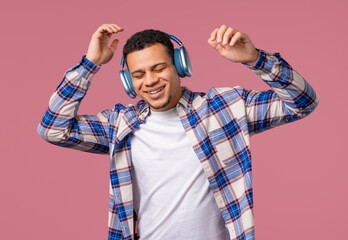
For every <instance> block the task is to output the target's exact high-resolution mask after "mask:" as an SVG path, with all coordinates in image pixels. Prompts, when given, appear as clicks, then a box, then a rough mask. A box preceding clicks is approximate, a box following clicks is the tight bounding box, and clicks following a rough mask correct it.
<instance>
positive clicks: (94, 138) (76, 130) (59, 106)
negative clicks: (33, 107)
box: [38, 59, 108, 152]
mask: <svg viewBox="0 0 348 240" xmlns="http://www.w3.org/2000/svg"><path fill="white" fill-rule="evenodd" d="M98 70H99V67H97V66H95V65H94V64H93V63H91V62H89V61H88V60H87V59H83V60H82V61H81V62H80V64H78V65H76V66H75V67H73V68H72V69H70V70H69V71H67V72H66V74H65V76H64V79H63V81H62V82H61V84H60V85H59V87H58V88H57V90H56V91H55V92H54V93H53V95H52V96H51V98H50V101H49V106H48V108H47V110H46V112H45V114H44V116H43V118H42V121H41V123H40V124H39V126H38V133H39V135H40V136H41V137H42V138H43V139H45V140H46V141H48V142H50V143H53V144H56V145H59V146H64V147H70V148H75V149H79V150H83V151H92V152H107V151H108V149H107V148H108V141H107V133H106V131H105V130H106V129H107V124H108V117H107V116H108V112H106V111H104V112H102V113H99V114H97V115H95V116H78V115H77V110H78V108H79V105H80V103H81V101H82V99H83V98H84V96H85V95H86V92H87V90H88V87H89V86H90V82H91V79H92V78H93V76H94V75H95V74H96V73H97V71H98ZM96 128H97V130H96Z"/></svg>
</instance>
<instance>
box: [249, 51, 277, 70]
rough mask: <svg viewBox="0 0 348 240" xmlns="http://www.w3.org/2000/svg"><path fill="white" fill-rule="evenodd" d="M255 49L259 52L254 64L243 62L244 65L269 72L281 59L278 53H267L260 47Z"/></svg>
mask: <svg viewBox="0 0 348 240" xmlns="http://www.w3.org/2000/svg"><path fill="white" fill-rule="evenodd" d="M257 50H258V51H259V52H260V54H259V58H258V59H257V61H256V63H255V65H253V66H249V65H247V64H243V65H245V66H246V67H248V68H250V69H251V70H256V71H260V70H261V71H262V72H271V71H272V68H273V67H274V66H275V65H278V64H280V63H281V61H282V58H281V56H280V54H279V53H268V52H266V51H264V50H261V49H257Z"/></svg>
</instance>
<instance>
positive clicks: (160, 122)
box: [131, 108, 229, 240]
mask: <svg viewBox="0 0 348 240" xmlns="http://www.w3.org/2000/svg"><path fill="white" fill-rule="evenodd" d="M131 146H132V150H131V153H132V162H133V163H132V168H133V169H132V171H133V193H134V209H135V211H136V212H137V214H138V221H139V223H138V233H139V235H140V239H141V240H147V239H149V240H157V239H161V240H162V239H168V240H171V239H175V240H176V239H189V240H204V239H207V240H208V239H209V240H227V239H229V234H228V231H227V228H226V227H225V223H224V220H223V218H222V216H221V214H220V212H219V209H218V207H217V205H216V202H215V199H214V196H213V193H212V191H211V189H210V187H209V183H208V179H207V177H206V175H205V173H204V171H203V168H202V165H201V163H200V162H199V159H198V158H197V156H196V154H195V153H194V150H193V148H192V146H191V145H190V143H189V140H188V138H187V136H186V133H185V131H184V128H183V126H182V125H181V121H180V119H179V115H178V113H177V111H176V109H175V108H173V109H170V110H168V111H165V112H153V111H152V112H151V113H150V116H148V118H147V119H146V123H144V124H142V125H140V126H139V127H138V128H137V129H136V130H135V131H133V133H132V136H131Z"/></svg>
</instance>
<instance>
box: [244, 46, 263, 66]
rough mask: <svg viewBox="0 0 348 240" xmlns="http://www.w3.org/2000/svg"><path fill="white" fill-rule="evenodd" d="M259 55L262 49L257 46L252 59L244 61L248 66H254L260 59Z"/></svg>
mask: <svg viewBox="0 0 348 240" xmlns="http://www.w3.org/2000/svg"><path fill="white" fill-rule="evenodd" d="M259 57H260V51H259V50H258V49H256V48H255V53H254V57H253V58H252V59H251V60H250V61H247V62H242V63H243V64H245V65H248V66H254V65H255V64H256V63H257V60H258V59H259Z"/></svg>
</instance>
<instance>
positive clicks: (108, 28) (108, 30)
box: [95, 24, 124, 36]
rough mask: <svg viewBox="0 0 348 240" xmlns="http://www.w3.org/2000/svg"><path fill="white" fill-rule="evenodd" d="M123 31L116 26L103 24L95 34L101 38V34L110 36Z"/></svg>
mask: <svg viewBox="0 0 348 240" xmlns="http://www.w3.org/2000/svg"><path fill="white" fill-rule="evenodd" d="M123 30H124V29H123V28H122V27H120V26H118V25H116V24H103V25H101V26H100V27H99V28H98V29H97V31H96V32H95V34H96V35H99V36H101V35H102V34H107V35H110V36H111V35H112V34H115V33H118V32H122V31H123Z"/></svg>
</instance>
